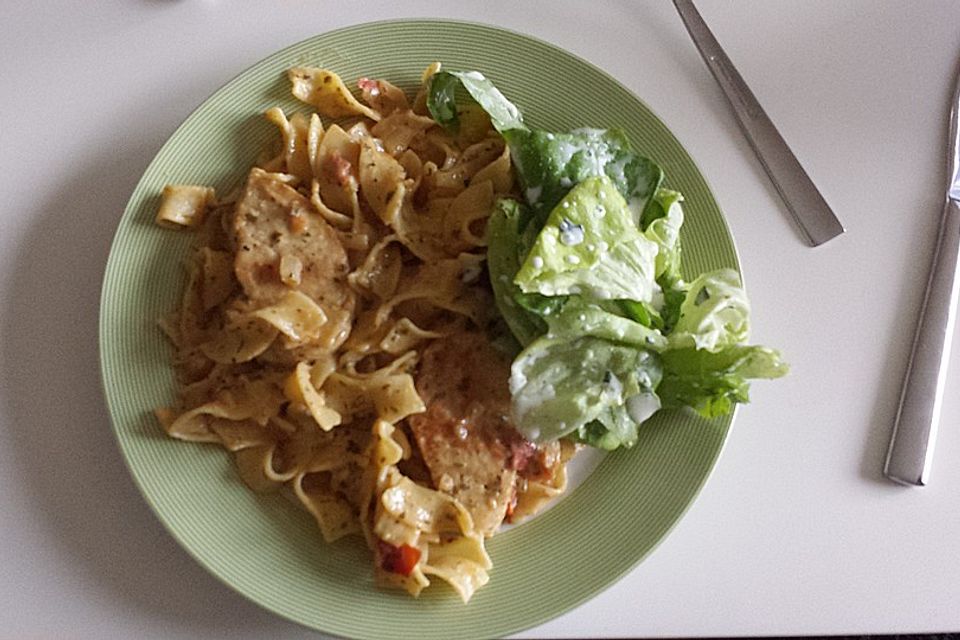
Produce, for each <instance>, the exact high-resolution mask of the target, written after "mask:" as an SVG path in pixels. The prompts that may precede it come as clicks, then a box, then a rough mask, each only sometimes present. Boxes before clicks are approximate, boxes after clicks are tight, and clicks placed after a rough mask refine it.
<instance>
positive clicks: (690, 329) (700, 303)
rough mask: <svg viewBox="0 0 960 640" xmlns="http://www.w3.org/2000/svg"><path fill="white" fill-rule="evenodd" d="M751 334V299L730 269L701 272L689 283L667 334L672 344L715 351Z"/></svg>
mask: <svg viewBox="0 0 960 640" xmlns="http://www.w3.org/2000/svg"><path fill="white" fill-rule="evenodd" d="M749 336H750V302H749V301H748V300H747V294H746V293H745V292H744V291H743V289H742V288H741V287H740V276H739V275H738V274H737V272H736V271H734V270H733V269H719V270H717V271H709V272H707V273H704V274H701V275H700V276H699V277H697V279H696V280H694V281H693V282H692V283H690V288H689V289H688V290H687V292H686V295H685V297H684V300H683V303H682V304H681V305H680V317H679V319H678V320H677V323H676V326H675V327H674V328H673V332H672V333H671V334H670V338H669V340H670V346H671V347H672V348H675V349H677V348H682V347H696V348H697V349H704V350H706V351H712V352H717V351H720V350H721V349H723V348H725V347H729V346H733V345H737V344H743V343H745V342H746V341H747V338H749Z"/></svg>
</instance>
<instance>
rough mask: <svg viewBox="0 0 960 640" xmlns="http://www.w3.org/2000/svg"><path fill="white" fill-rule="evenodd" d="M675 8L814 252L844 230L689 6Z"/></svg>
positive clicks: (682, 2) (680, 3) (680, 2)
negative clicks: (817, 247)
mask: <svg viewBox="0 0 960 640" xmlns="http://www.w3.org/2000/svg"><path fill="white" fill-rule="evenodd" d="M673 4H674V5H676V7H677V11H679V12H680V18H681V19H682V20H683V24H684V26H686V28H687V31H688V32H689V33H690V37H691V38H692V39H693V43H694V44H695V45H697V50H698V51H699V52H700V55H701V56H702V57H703V60H704V62H706V63H707V68H709V69H710V72H711V73H712V74H713V77H714V78H715V79H716V80H717V83H718V84H719V85H720V89H722V90H723V94H724V95H725V96H726V97H727V100H729V102H730V105H731V106H732V107H733V112H734V114H735V115H736V117H737V122H739V123H740V128H741V129H742V130H743V133H744V135H746V137H747V140H748V141H749V142H750V146H751V147H753V151H754V153H756V154H757V157H758V158H759V159H760V164H762V165H763V168H764V169H765V170H766V172H767V175H768V176H769V177H770V180H771V181H772V182H773V186H774V187H776V189H777V192H778V193H779V194H780V197H781V198H782V199H783V202H784V204H786V205H787V209H788V210H789V211H790V213H791V215H792V216H793V218H794V220H795V221H796V223H797V225H798V226H799V227H800V230H801V231H802V232H803V234H804V235H805V236H806V239H807V241H808V242H809V243H810V245H811V246H814V247H815V246H817V245H821V244H823V243H824V242H826V241H827V240H830V239H832V238H835V237H837V236H838V235H840V234H841V233H843V231H844V229H843V225H842V224H840V221H839V220H838V219H837V217H836V216H835V215H834V214H833V211H832V210H831V209H830V205H828V204H827V201H826V200H824V199H823V196H822V195H820V192H819V191H818V190H817V187H816V185H814V184H813V181H812V180H811V179H810V177H809V176H808V175H807V172H806V171H804V170H803V167H802V166H800V162H799V161H798V160H797V158H796V156H794V155H793V152H792V151H791V150H790V147H788V146H787V143H786V141H785V140H784V139H783V137H782V136H781V135H780V132H779V131H777V128H776V127H775V126H774V124H773V122H771V121H770V118H769V117H767V114H766V113H765V112H764V111H763V107H761V106H760V103H759V102H757V99H756V98H755V97H754V95H753V92H752V91H750V88H749V87H748V86H747V83H746V82H744V80H743V78H742V77H741V76H740V74H739V73H738V72H737V70H736V68H735V67H734V66H733V63H732V62H730V58H728V57H727V54H726V53H724V51H723V49H722V48H721V47H720V43H718V42H717V39H716V38H715V37H714V36H713V33H711V31H710V29H709V27H707V24H706V22H704V21H703V18H702V17H701V16H700V12H699V11H697V8H696V7H695V6H694V5H693V2H692V0H673Z"/></svg>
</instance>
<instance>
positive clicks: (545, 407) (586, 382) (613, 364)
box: [510, 336, 662, 442]
mask: <svg viewBox="0 0 960 640" xmlns="http://www.w3.org/2000/svg"><path fill="white" fill-rule="evenodd" d="M661 375H662V372H661V365H660V359H659V356H658V355H657V354H656V353H655V352H653V351H649V350H646V349H638V348H636V347H633V346H629V345H623V344H616V343H613V342H610V341H608V340H603V339H601V338H595V337H593V336H583V337H580V338H577V339H574V340H568V339H560V338H549V337H546V336H544V337H540V338H538V339H537V340H535V341H534V342H533V343H531V344H530V346H528V347H527V348H526V349H524V350H523V352H521V354H520V355H519V356H517V358H516V360H514V362H513V366H512V367H511V371H510V391H511V395H512V397H513V406H512V409H513V418H514V421H515V423H516V426H517V429H518V430H519V431H520V433H522V434H523V435H524V437H526V438H527V439H529V440H531V441H534V442H543V441H548V440H553V439H556V438H560V437H562V436H565V435H568V434H570V433H572V432H575V431H578V430H580V429H581V428H582V427H584V426H585V425H587V424H589V423H591V422H593V421H594V420H598V419H601V418H602V417H603V416H605V415H606V414H607V413H609V412H610V411H618V410H620V409H622V410H623V411H627V412H628V413H629V410H630V407H631V399H632V398H637V397H641V398H646V396H647V395H648V394H651V393H653V389H654V388H655V387H656V386H657V384H658V383H659V382H660V378H661ZM633 403H634V404H637V402H636V401H633ZM641 404H642V403H641ZM624 431H625V433H624V434H623V438H622V440H623V441H625V442H628V441H635V440H636V425H633V427H632V428H625V429H624Z"/></svg>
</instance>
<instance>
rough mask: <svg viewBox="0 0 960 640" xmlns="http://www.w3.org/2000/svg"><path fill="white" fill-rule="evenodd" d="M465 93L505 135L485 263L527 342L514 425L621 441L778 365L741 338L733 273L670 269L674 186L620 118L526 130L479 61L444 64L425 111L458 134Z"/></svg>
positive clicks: (674, 253) (717, 400)
mask: <svg viewBox="0 0 960 640" xmlns="http://www.w3.org/2000/svg"><path fill="white" fill-rule="evenodd" d="M464 101H466V102H470V103H474V104H473V108H475V107H476V106H479V107H480V108H482V109H483V110H484V111H485V112H486V113H487V114H488V115H489V117H490V121H491V122H492V123H493V126H494V127H495V128H496V129H497V130H498V131H499V132H500V133H501V134H502V135H503V137H504V138H505V139H506V141H507V144H508V146H509V148H510V154H511V158H512V160H513V164H514V167H515V169H516V172H517V176H518V178H519V182H520V186H521V190H522V193H523V201H522V202H520V201H517V200H513V199H501V200H499V201H497V202H496V204H495V206H494V210H493V213H492V215H491V217H490V219H489V222H488V225H487V239H488V251H487V262H488V271H489V274H490V281H491V285H492V287H493V291H494V294H495V296H496V301H497V307H498V309H499V310H500V313H501V315H502V316H503V318H504V320H505V322H506V324H507V326H508V327H509V328H510V331H511V333H512V334H513V335H514V337H515V338H516V339H517V340H518V341H519V342H520V343H521V344H522V345H523V346H524V349H523V351H522V352H521V353H520V354H519V355H518V356H517V357H516V359H515V360H514V362H513V366H512V368H511V377H510V391H511V395H512V403H513V407H512V410H513V418H514V421H515V422H516V425H517V428H518V429H519V430H520V432H521V433H523V435H524V436H525V437H527V438H528V439H530V440H533V441H546V440H553V439H556V438H561V437H568V438H573V439H575V440H579V441H581V442H584V443H586V444H589V445H592V446H595V447H600V448H603V449H616V448H619V447H630V446H633V444H635V443H636V441H637V438H638V429H639V428H640V426H641V425H642V424H643V422H644V421H646V420H647V419H648V418H650V416H652V415H653V414H654V413H656V412H657V411H658V410H660V409H661V408H670V409H676V408H682V407H689V408H692V409H693V410H695V411H697V412H699V413H700V414H701V415H704V416H706V417H716V416H721V415H725V414H728V413H729V412H730V411H731V410H732V409H733V407H734V405H735V404H736V403H741V402H747V401H748V400H749V382H748V380H750V379H756V378H777V377H780V376H783V375H785V374H786V373H787V370H788V367H787V365H786V364H785V363H784V362H783V360H782V359H781V357H780V354H779V353H778V352H776V351H774V350H772V349H768V348H766V347H760V346H751V345H747V344H746V342H747V340H748V337H749V331H750V317H749V316H750V305H749V302H748V300H747V297H746V294H745V293H744V291H743V288H742V286H741V283H740V278H739V275H738V274H737V273H736V272H735V271H733V270H731V269H720V270H717V271H711V272H707V273H703V274H700V275H699V276H698V277H697V278H696V279H694V280H693V282H691V283H689V284H688V283H686V282H684V280H683V277H682V272H681V246H680V228H681V226H682V225H683V209H682V205H681V203H682V201H683V196H682V195H681V194H680V193H679V192H677V191H672V190H670V189H666V188H664V187H663V186H662V182H663V178H664V174H663V170H662V169H661V168H660V167H659V166H658V165H657V164H656V163H655V162H653V161H652V160H650V159H649V158H646V157H644V156H641V155H639V154H637V153H636V152H634V151H633V150H632V149H631V148H630V144H629V141H628V139H627V137H626V135H625V134H624V133H623V132H622V131H619V130H617V129H609V130H603V129H579V130H575V131H571V132H565V133H556V132H548V131H542V130H538V129H533V128H530V127H528V126H527V125H526V124H525V123H524V121H523V116H522V114H521V113H520V111H519V109H517V107H516V106H515V105H513V104H512V103H511V102H510V101H509V100H507V98H506V97H505V96H504V95H503V94H502V93H501V92H500V91H499V90H498V89H497V88H496V87H495V86H494V85H493V83H492V82H490V81H489V80H488V79H486V78H485V77H484V76H483V75H482V74H480V73H478V72H476V71H467V72H449V71H440V72H438V73H436V74H435V75H434V76H433V78H432V79H431V85H430V91H429V93H428V97H427V107H428V109H429V110H430V113H431V115H433V117H434V119H435V120H436V121H437V122H439V123H440V124H441V125H443V126H444V127H446V128H448V129H450V130H452V131H456V130H457V128H458V127H459V125H460V121H459V120H460V116H459V114H460V113H462V108H463V106H464V105H463V103H464Z"/></svg>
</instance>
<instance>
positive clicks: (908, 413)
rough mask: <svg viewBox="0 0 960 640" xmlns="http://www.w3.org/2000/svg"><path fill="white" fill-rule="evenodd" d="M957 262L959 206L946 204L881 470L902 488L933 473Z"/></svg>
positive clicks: (959, 254)
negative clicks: (931, 468)
mask: <svg viewBox="0 0 960 640" xmlns="http://www.w3.org/2000/svg"><path fill="white" fill-rule="evenodd" d="M958 258H960V204H958V203H957V202H956V201H954V200H950V199H948V200H947V203H946V205H945V206H944V209H943V216H942V218H941V219H940V229H939V232H938V235H937V244H936V248H935V250H934V254H933V264H932V265H931V267H930V275H929V278H928V280H927V288H926V291H925V292H924V295H923V305H922V306H921V308H920V319H919V321H918V323H917V330H916V333H915V334H914V338H913V350H912V351H911V353H910V360H909V361H908V362H907V373H906V375H905V377H904V381H903V388H902V390H901V392H900V405H899V407H898V408H897V417H896V421H895V423H894V426H893V434H892V435H891V437H890V449H889V450H888V451H887V461H886V464H885V465H884V468H883V474H884V475H885V476H887V477H888V478H890V479H891V480H894V481H895V482H899V483H901V484H909V485H917V486H923V485H925V484H927V480H928V477H929V474H930V461H931V459H932V458H933V445H934V441H935V440H936V436H937V426H938V423H939V421H940V405H941V401H942V398H943V387H944V382H945V381H946V374H947V362H949V360H950V342H951V339H952V337H953V324H954V318H955V316H956V309H957V285H958V282H960V279H958V278H957V265H958Z"/></svg>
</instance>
